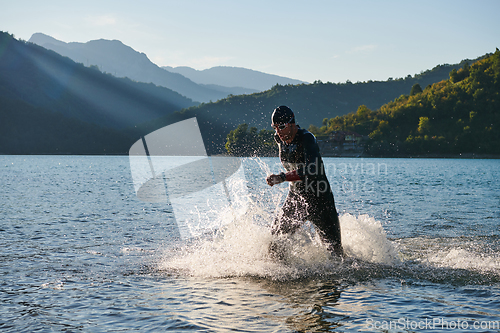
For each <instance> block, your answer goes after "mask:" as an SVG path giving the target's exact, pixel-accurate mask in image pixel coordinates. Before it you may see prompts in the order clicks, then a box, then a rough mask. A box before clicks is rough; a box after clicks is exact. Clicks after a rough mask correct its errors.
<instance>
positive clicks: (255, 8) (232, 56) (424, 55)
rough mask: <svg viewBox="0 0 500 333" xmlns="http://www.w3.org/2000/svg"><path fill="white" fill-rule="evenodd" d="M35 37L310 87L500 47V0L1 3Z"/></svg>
mask: <svg viewBox="0 0 500 333" xmlns="http://www.w3.org/2000/svg"><path fill="white" fill-rule="evenodd" d="M0 8H1V11H0V30H1V31H6V32H9V33H11V34H13V35H14V36H15V37H16V38H18V39H23V40H26V41H27V40H29V39H30V37H31V35H32V34H34V33H37V32H41V33H44V34H46V35H49V36H52V37H54V38H56V39H59V40H61V41H64V42H88V41H90V40H96V39H109V40H114V39H116V40H120V41H121V42H123V43H124V44H126V45H128V46H130V47H132V48H133V49H134V50H136V51H138V52H142V53H145V54H146V55H147V56H148V58H149V59H150V60H151V61H152V62H154V63H155V64H157V65H158V66H172V67H177V66H189V67H192V68H195V69H197V70H203V69H207V68H211V67H215V66H233V67H244V68H248V69H253V70H257V71H261V72H264V73H269V74H275V75H280V76H284V77H289V78H293V79H297V80H302V81H306V82H310V83H312V82H314V81H316V80H320V81H322V82H333V83H341V82H346V81H347V80H349V81H351V82H358V81H359V82H363V81H368V80H374V81H376V80H387V79H388V78H390V77H392V78H395V79H396V78H401V77H406V76H407V75H415V74H419V73H421V72H422V71H425V70H427V69H432V68H433V67H435V66H437V65H440V64H447V63H448V64H455V63H459V62H460V61H461V60H463V59H475V58H477V57H479V56H482V55H484V54H486V53H492V52H494V51H495V49H496V48H497V47H498V48H500V19H499V15H500V0H468V1H461V0H430V1H428V0H412V1H403V0H398V1H388V0H378V1H375V0H371V1H368V0H367V1H359V0H354V1H347V0H344V1H336V0H330V1H328V0H322V1H320V0H307V1H295V0H286V1H281V0H277V1H273V0H267V1H261V0H245V1H240V0H228V1H225V0H202V1H194V0H177V1H170V0H164V1H160V0H157V1H155V0H141V1H131V0H120V1H107V0H99V1H97V0H85V1H82V0H79V1H72V0H62V1H59V0H44V1H39V0H0Z"/></svg>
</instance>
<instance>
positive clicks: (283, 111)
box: [271, 105, 295, 124]
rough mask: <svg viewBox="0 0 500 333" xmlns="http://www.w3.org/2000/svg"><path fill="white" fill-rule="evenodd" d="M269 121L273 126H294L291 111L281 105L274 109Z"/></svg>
mask: <svg viewBox="0 0 500 333" xmlns="http://www.w3.org/2000/svg"><path fill="white" fill-rule="evenodd" d="M271 121H272V122H273V124H295V116H294V114H293V111H292V109H290V108H289V107H288V106H285V105H282V106H278V107H277V108H276V109H274V112H273V115H272V116H271Z"/></svg>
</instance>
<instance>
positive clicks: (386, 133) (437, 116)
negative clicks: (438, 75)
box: [312, 48, 500, 157]
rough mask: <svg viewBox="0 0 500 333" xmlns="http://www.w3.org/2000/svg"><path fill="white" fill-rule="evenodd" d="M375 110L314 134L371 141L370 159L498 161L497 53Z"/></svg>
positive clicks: (337, 121)
mask: <svg viewBox="0 0 500 333" xmlns="http://www.w3.org/2000/svg"><path fill="white" fill-rule="evenodd" d="M412 91H413V92H414V93H413V94H410V95H402V96H400V97H398V98H396V99H395V100H393V101H391V102H389V103H387V104H384V105H383V106H382V107H380V108H379V109H378V110H377V111H372V110H370V109H368V108H367V107H366V106H360V107H359V108H358V110H357V112H356V113H351V114H349V115H345V116H342V117H337V118H333V119H330V120H329V121H327V122H325V126H323V127H322V128H321V129H318V128H316V129H314V128H313V129H312V130H313V132H315V134H317V135H330V134H332V133H334V132H335V131H356V132H358V133H360V134H363V135H369V137H370V138H371V140H370V142H369V144H368V146H367V150H366V152H367V153H368V154H370V155H373V156H443V155H447V156H459V155H462V154H469V156H473V154H483V156H484V155H485V154H486V155H488V154H491V155H492V156H494V157H498V156H500V50H498V48H497V49H496V52H495V53H493V54H489V55H487V56H485V57H482V59H480V60H478V61H476V62H474V63H473V64H471V65H469V64H468V63H465V64H464V66H463V67H462V68H461V69H459V70H457V69H453V70H452V71H451V72H450V74H449V78H448V79H447V80H443V81H441V82H437V83H435V84H433V85H430V86H427V87H426V88H425V89H423V90H422V89H412Z"/></svg>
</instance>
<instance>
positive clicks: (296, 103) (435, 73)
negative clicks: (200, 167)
mask: <svg viewBox="0 0 500 333" xmlns="http://www.w3.org/2000/svg"><path fill="white" fill-rule="evenodd" d="M469 62H470V63H472V62H473V60H464V61H462V62H461V64H456V65H439V66H436V67H435V68H433V69H432V70H427V71H425V72H422V73H421V74H418V75H414V76H411V75H408V76H407V77H406V78H400V79H389V80H387V81H369V82H359V83H351V82H346V83H339V84H336V83H330V82H328V83H322V82H320V81H316V82H314V83H312V84H300V85H275V86H274V87H273V88H272V89H270V90H267V91H265V92H261V93H255V94H251V95H239V96H229V97H227V98H225V99H222V100H219V101H217V102H214V103H202V104H200V105H199V106H196V107H191V108H188V109H185V110H182V111H181V112H176V113H175V114H172V115H168V116H165V117H162V118H160V119H158V120H156V121H154V122H150V123H149V124H143V125H142V126H141V127H140V130H139V132H138V133H140V134H141V135H144V134H147V133H148V132H151V131H153V130H155V129H158V128H161V127H163V126H166V125H168V124H171V123H173V122H176V121H179V120H182V119H186V118H190V117H197V118H198V121H199V122H200V128H201V130H202V134H203V135H204V138H205V139H206V142H205V146H206V148H207V150H208V151H209V153H213V154H215V153H225V147H224V146H225V143H226V140H227V135H228V133H229V132H230V131H231V130H234V129H235V128H236V127H237V126H238V125H240V124H243V123H245V124H247V125H248V126H249V127H256V128H258V129H270V127H269V126H270V117H271V113H272V111H273V110H274V108H275V107H276V106H279V105H283V104H285V105H288V106H289V107H291V108H292V109H293V110H294V112H295V114H296V120H297V122H298V123H299V124H300V125H301V126H302V127H305V128H307V127H308V126H309V125H311V124H321V122H322V121H323V119H325V118H332V117H336V116H343V115H346V114H348V113H350V112H355V111H356V110H357V108H358V106H359V105H367V106H368V107H369V108H372V109H376V108H379V107H381V106H382V105H384V104H385V103H387V102H390V101H391V100H393V99H394V98H396V97H398V96H401V95H402V94H408V93H409V91H410V90H411V87H412V86H413V85H415V84H416V83H419V84H420V85H421V86H423V87H425V86H427V85H429V84H432V83H435V82H439V81H441V80H444V79H447V78H448V77H449V73H450V71H451V70H453V69H459V68H461V67H462V66H463V64H464V63H469Z"/></svg>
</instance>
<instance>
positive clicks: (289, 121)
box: [266, 105, 343, 256]
mask: <svg viewBox="0 0 500 333" xmlns="http://www.w3.org/2000/svg"><path fill="white" fill-rule="evenodd" d="M271 119H272V127H273V128H274V129H275V130H276V134H275V135H274V139H275V140H276V143H277V144H278V147H279V156H280V160H281V163H282V165H283V167H284V168H285V170H286V173H285V172H282V173H280V174H279V175H276V174H272V175H270V176H268V177H267V178H266V181H267V183H268V184H269V185H270V186H273V185H276V184H280V183H282V182H285V181H288V182H290V190H289V192H288V196H287V198H286V200H285V203H284V205H283V209H282V212H281V214H280V215H279V216H278V217H277V218H276V220H275V221H274V225H273V228H272V233H273V235H280V234H293V233H294V232H295V231H296V230H297V229H298V228H299V227H300V226H301V225H302V223H303V222H305V221H306V220H308V221H310V222H312V223H313V224H314V225H315V226H316V229H317V230H318V233H319V235H320V237H321V239H322V240H323V242H324V243H326V244H327V245H328V250H329V251H330V252H331V253H333V254H336V255H339V256H342V255H343V249H342V242H341V239H340V223H339V218H338V215H337V210H336V208H335V201H334V198H333V193H332V190H331V187H330V183H329V182H328V178H327V177H326V174H325V168H324V165H323V160H322V158H321V154H320V152H319V147H318V144H317V143H316V138H315V137H314V135H313V134H312V133H310V132H309V131H307V130H305V129H302V128H300V127H299V126H298V125H296V124H295V116H294V114H293V111H292V110H291V109H290V108H288V107H287V106H284V105H283V106H280V107H278V108H276V109H275V110H274V112H273V114H272V117H271ZM271 247H272V245H271ZM272 250H273V249H272V248H271V251H272Z"/></svg>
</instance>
